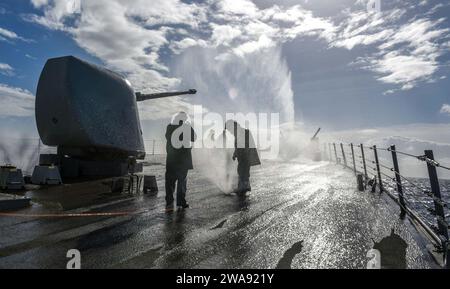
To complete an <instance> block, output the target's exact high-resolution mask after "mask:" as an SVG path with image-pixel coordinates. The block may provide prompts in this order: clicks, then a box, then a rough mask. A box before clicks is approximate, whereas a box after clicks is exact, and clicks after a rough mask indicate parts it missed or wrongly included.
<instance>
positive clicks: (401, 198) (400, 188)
mask: <svg viewBox="0 0 450 289" xmlns="http://www.w3.org/2000/svg"><path fill="white" fill-rule="evenodd" d="M391 153H392V163H393V165H394V173H395V182H396V183H397V192H398V200H399V202H400V210H401V216H404V215H405V214H406V211H405V208H406V204H405V199H404V196H403V186H402V178H401V177H400V168H399V166H398V159H397V150H396V148H395V145H392V146H391Z"/></svg>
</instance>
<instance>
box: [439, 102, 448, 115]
mask: <svg viewBox="0 0 450 289" xmlns="http://www.w3.org/2000/svg"><path fill="white" fill-rule="evenodd" d="M440 113H442V114H447V115H449V116H450V104H447V103H444V104H443V105H442V107H441V110H440Z"/></svg>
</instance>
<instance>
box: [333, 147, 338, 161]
mask: <svg viewBox="0 0 450 289" xmlns="http://www.w3.org/2000/svg"><path fill="white" fill-rule="evenodd" d="M333 146H334V155H335V156H336V163H337V164H338V163H339V159H338V155H337V149H336V143H333Z"/></svg>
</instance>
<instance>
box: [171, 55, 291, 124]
mask: <svg viewBox="0 0 450 289" xmlns="http://www.w3.org/2000/svg"><path fill="white" fill-rule="evenodd" d="M174 63H175V67H174V69H173V71H174V73H175V74H176V76H177V77H179V78H180V79H182V80H183V83H182V84H181V85H183V86H186V85H187V86H192V87H196V88H197V89H198V91H199V92H200V93H199V95H198V96H197V97H196V98H194V99H193V100H194V101H195V102H198V103H200V104H201V105H203V106H204V107H205V108H207V109H208V110H209V111H211V112H217V113H220V114H222V115H224V114H225V113H237V112H242V113H249V112H253V113H259V112H265V113H270V112H275V113H280V121H281V122H282V123H285V122H293V121H294V119H295V111H294V100H293V96H294V94H293V91H292V87H291V72H290V70H289V67H288V65H287V62H286V60H285V59H284V58H283V57H282V54H281V48H280V47H272V48H267V49H262V50H258V51H255V52H252V53H247V54H243V55H238V54H235V53H233V52H232V51H219V50H218V49H211V48H201V47H193V48H190V49H188V50H186V51H185V52H184V53H183V54H182V55H180V56H179V58H178V59H176V60H175V62H174Z"/></svg>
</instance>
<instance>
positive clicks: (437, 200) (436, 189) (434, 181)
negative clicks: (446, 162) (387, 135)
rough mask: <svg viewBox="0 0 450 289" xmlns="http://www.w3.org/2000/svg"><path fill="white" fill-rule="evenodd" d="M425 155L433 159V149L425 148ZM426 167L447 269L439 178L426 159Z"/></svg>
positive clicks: (446, 234)
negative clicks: (442, 238)
mask: <svg viewBox="0 0 450 289" xmlns="http://www.w3.org/2000/svg"><path fill="white" fill-rule="evenodd" d="M425 157H426V158H427V159H428V160H430V161H434V154H433V151H432V150H426V151H425ZM427 168H428V176H429V178H430V185H431V191H432V193H433V202H434V209H435V211H436V220H437V223H438V229H439V234H440V235H441V236H443V237H444V240H442V248H443V250H444V263H445V267H446V268H447V269H450V260H449V254H450V248H449V239H448V238H449V235H448V224H447V222H446V220H445V212H444V206H443V202H442V198H441V189H440V186H439V179H438V175H437V171H436V167H435V166H434V165H433V164H432V163H431V162H428V161H427Z"/></svg>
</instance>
